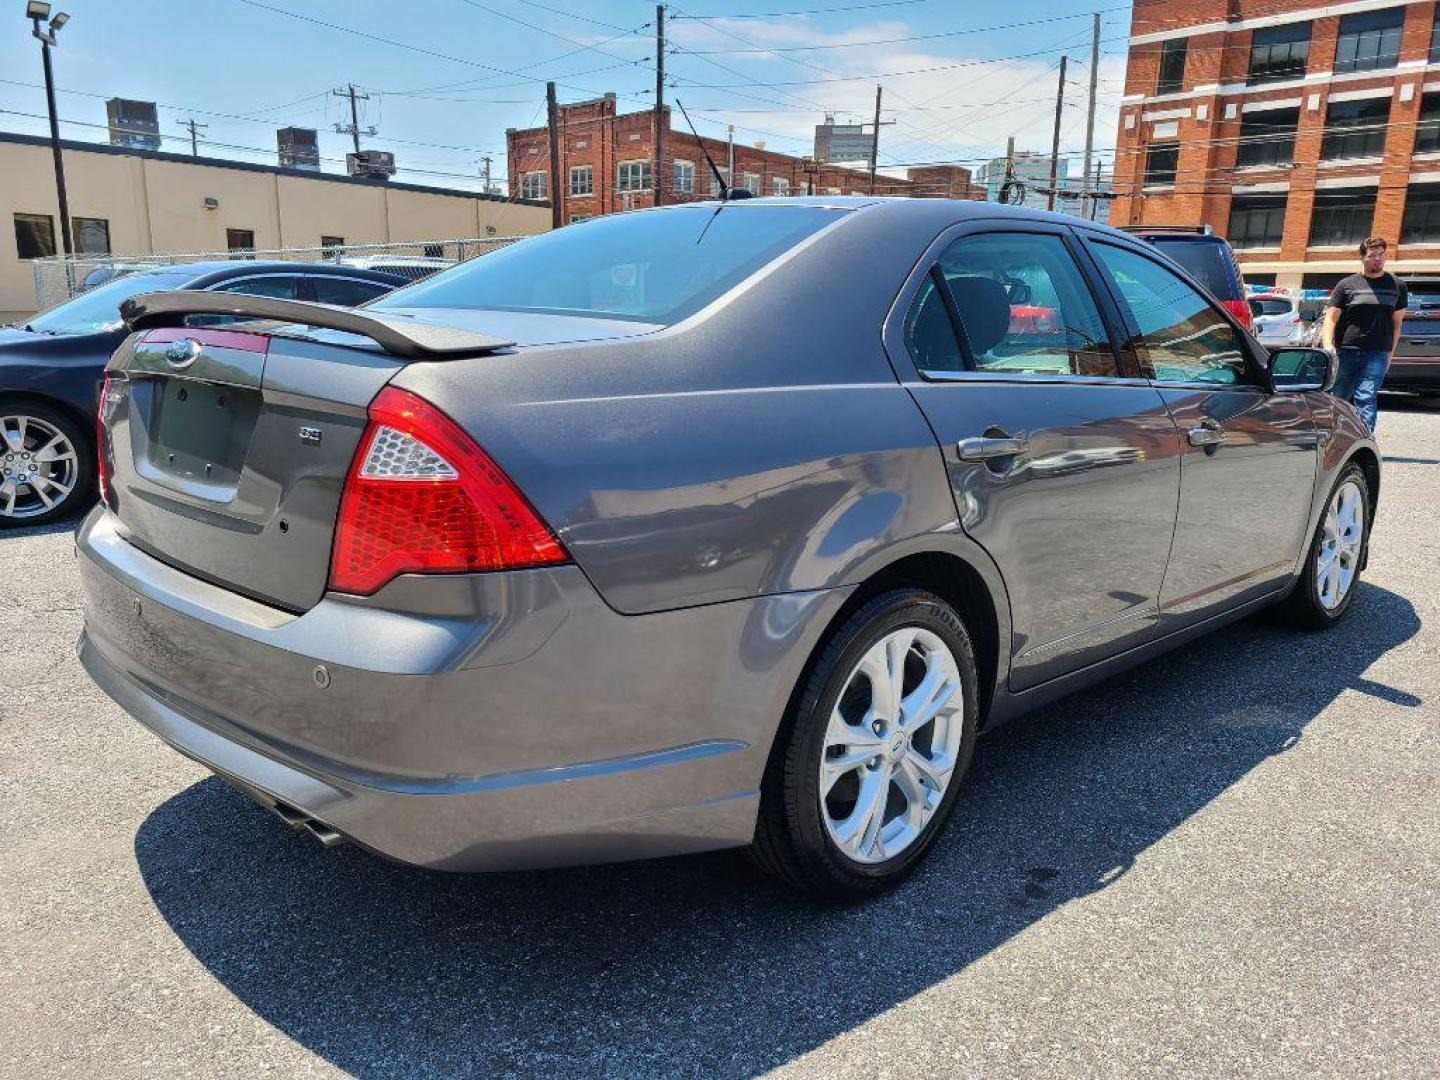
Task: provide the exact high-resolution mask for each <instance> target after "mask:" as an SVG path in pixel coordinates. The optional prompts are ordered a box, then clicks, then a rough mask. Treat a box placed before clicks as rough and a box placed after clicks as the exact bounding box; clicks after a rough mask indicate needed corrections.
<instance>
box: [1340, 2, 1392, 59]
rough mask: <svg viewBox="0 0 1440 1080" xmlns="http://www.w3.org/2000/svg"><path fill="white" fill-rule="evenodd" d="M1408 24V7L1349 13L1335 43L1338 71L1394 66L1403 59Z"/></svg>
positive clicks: (1341, 23) (1342, 20) (1341, 21)
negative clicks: (1403, 36) (1404, 31)
mask: <svg viewBox="0 0 1440 1080" xmlns="http://www.w3.org/2000/svg"><path fill="white" fill-rule="evenodd" d="M1404 25H1405V9H1404V8H1398V7H1397V8H1387V9H1386V10H1384V11H1361V12H1357V13H1356V14H1354V15H1346V16H1345V17H1344V18H1342V19H1341V20H1340V38H1339V40H1338V41H1337V42H1336V43H1335V74H1337V75H1339V74H1342V73H1344V72H1347V71H1376V70H1379V69H1383V68H1393V67H1394V66H1395V65H1396V64H1398V63H1399V62H1400V31H1401V29H1402V28H1403V27H1404Z"/></svg>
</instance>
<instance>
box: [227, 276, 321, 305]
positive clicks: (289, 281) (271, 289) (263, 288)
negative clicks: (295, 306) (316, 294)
mask: <svg viewBox="0 0 1440 1080" xmlns="http://www.w3.org/2000/svg"><path fill="white" fill-rule="evenodd" d="M299 285H300V281H299V279H298V278H294V277H290V276H288V275H281V274H277V275H275V276H274V277H254V278H241V279H240V280H239V281H227V282H226V283H225V284H223V285H216V286H215V288H214V289H213V290H212V291H213V292H233V293H244V294H245V295H246V296H273V297H275V298H276V299H279V300H294V299H296V298H297V297H298V296H299V294H300V289H299Z"/></svg>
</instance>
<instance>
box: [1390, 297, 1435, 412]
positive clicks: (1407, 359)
mask: <svg viewBox="0 0 1440 1080" xmlns="http://www.w3.org/2000/svg"><path fill="white" fill-rule="evenodd" d="M1402 280H1403V281H1404V282H1405V288H1406V289H1407V290H1408V291H1409V293H1410V303H1409V306H1408V307H1407V308H1406V309H1405V321H1404V322H1402V323H1401V324H1400V343H1399V344H1398V345H1397V346H1396V348H1395V354H1394V355H1393V356H1392V357H1391V358H1390V370H1389V371H1387V372H1386V373H1385V389H1386V390H1409V391H1411V392H1413V393H1416V394H1423V395H1424V396H1425V397H1440V277H1406V278H1403V279H1402Z"/></svg>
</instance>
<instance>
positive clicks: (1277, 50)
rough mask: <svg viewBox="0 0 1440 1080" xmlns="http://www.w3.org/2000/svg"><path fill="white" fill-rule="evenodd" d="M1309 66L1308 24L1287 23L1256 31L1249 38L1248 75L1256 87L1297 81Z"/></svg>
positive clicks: (1248, 80)
mask: <svg viewBox="0 0 1440 1080" xmlns="http://www.w3.org/2000/svg"><path fill="white" fill-rule="evenodd" d="M1309 62H1310V24H1309V23H1303V22H1302V23H1290V24H1288V25H1286V26H1268V27H1266V28H1264V29H1263V30H1256V31H1255V33H1254V34H1253V35H1252V36H1251V38H1250V74H1249V76H1248V78H1247V79H1246V81H1247V82H1248V83H1250V84H1251V85H1252V86H1253V85H1254V84H1255V83H1266V82H1279V81H1280V80H1282V79H1300V78H1303V77H1304V75H1305V68H1306V66H1307V65H1308V64H1309Z"/></svg>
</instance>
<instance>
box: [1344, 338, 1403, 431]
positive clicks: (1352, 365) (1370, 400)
mask: <svg viewBox="0 0 1440 1080" xmlns="http://www.w3.org/2000/svg"><path fill="white" fill-rule="evenodd" d="M1389 366H1390V355H1389V354H1388V353H1383V352H1370V351H1368V350H1365V349H1348V348H1347V349H1341V350H1340V373H1339V375H1338V377H1337V378H1336V379H1335V389H1334V391H1333V393H1334V394H1335V396H1336V397H1338V398H1341V399H1342V400H1344V401H1348V402H1350V404H1351V405H1354V406H1355V411H1356V412H1358V413H1359V414H1360V418H1361V419H1362V420H1364V421H1365V426H1366V427H1368V428H1369V429H1370V430H1371V431H1374V430H1375V422H1376V420H1377V419H1379V411H1380V409H1379V404H1378V403H1377V401H1376V394H1378V393H1379V391H1380V384H1381V383H1382V382H1384V381H1385V369H1386V368H1387V367H1389Z"/></svg>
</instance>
